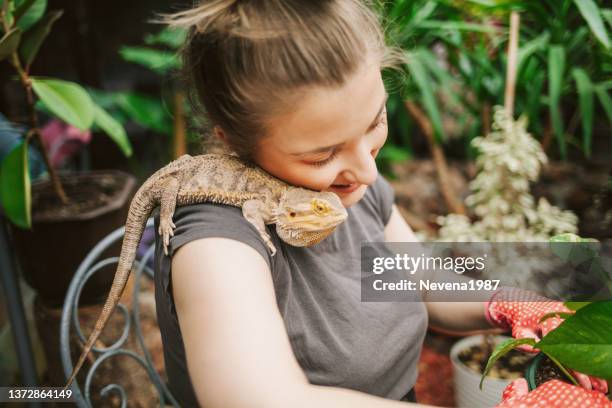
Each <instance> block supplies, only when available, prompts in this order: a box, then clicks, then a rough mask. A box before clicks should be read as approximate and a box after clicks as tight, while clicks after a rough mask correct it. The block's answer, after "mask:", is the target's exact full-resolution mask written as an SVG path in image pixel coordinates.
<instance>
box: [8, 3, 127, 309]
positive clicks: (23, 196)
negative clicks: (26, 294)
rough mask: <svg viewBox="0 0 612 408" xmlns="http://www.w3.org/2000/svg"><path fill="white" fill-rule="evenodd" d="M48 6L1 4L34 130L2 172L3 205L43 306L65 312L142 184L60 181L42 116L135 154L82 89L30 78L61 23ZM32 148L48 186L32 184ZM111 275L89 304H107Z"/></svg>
mask: <svg viewBox="0 0 612 408" xmlns="http://www.w3.org/2000/svg"><path fill="white" fill-rule="evenodd" d="M46 6H47V2H46V0H4V1H2V2H0V36H1V37H0V62H2V61H6V62H8V63H9V64H10V65H11V66H12V67H13V69H14V71H15V73H16V76H15V77H13V78H11V79H10V80H17V81H18V82H19V84H20V85H21V86H22V88H23V90H24V92H25V96H26V101H27V102H26V107H25V108H26V109H27V117H28V123H27V126H28V128H29V129H28V130H27V131H26V132H25V134H23V135H22V137H21V141H20V142H19V143H18V144H17V145H16V146H15V147H14V148H12V150H11V151H10V152H9V153H8V154H7V155H6V156H5V157H4V159H3V160H2V162H1V164H0V200H1V202H2V206H3V211H4V215H5V216H6V217H7V218H8V220H10V222H11V225H12V228H11V232H12V235H13V239H14V244H15V248H16V251H17V253H18V258H19V259H20V263H21V266H22V270H23V273H24V277H25V279H26V281H27V282H28V283H29V284H30V285H31V286H32V287H33V288H34V289H35V290H36V291H37V293H38V295H39V297H40V300H41V301H42V302H43V303H44V304H46V305H48V306H59V305H61V304H62V303H63V299H64V295H65V292H66V289H67V287H68V284H69V282H70V280H71V278H72V274H73V272H74V271H75V270H76V268H77V266H78V264H79V263H80V262H81V261H82V259H83V258H84V256H85V255H86V253H87V252H88V251H89V250H90V249H91V248H92V247H93V246H94V245H95V243H97V242H98V241H99V239H100V238H101V237H103V236H104V235H106V234H108V233H109V232H110V231H112V230H113V229H115V228H116V227H117V226H119V225H121V224H122V223H123V221H124V220H125V216H126V214H127V205H128V204H129V199H130V197H131V193H132V192H133V190H134V187H135V184H136V182H135V179H134V177H132V176H131V175H128V174H125V173H122V172H118V171H104V172H88V173H74V172H70V173H63V174H59V173H58V172H57V171H56V169H55V168H54V166H53V165H52V163H51V160H50V153H49V151H48V148H47V145H46V143H45V140H44V138H43V136H42V132H41V125H40V121H39V112H38V111H39V110H43V111H44V112H45V113H47V114H49V115H50V116H53V117H55V118H57V119H59V120H61V121H62V122H64V123H65V124H67V125H69V126H71V127H73V128H74V129H77V130H78V131H81V132H88V131H90V130H96V129H98V130H102V131H103V132H104V133H106V134H107V135H109V136H110V137H111V138H112V139H113V140H114V141H115V142H116V143H117V145H118V146H119V147H120V149H121V151H122V152H123V153H124V154H125V155H126V156H129V155H131V153H132V149H131V146H130V143H129V140H128V138H127V135H126V133H125V130H124V128H123V126H122V125H121V124H120V123H118V122H117V121H116V120H115V119H114V118H113V117H112V116H111V115H110V114H108V113H107V112H106V111H105V110H104V109H103V108H101V107H100V106H98V105H97V104H95V103H94V102H93V101H92V98H91V97H90V95H89V93H88V92H87V91H86V90H85V89H83V87H81V86H80V85H78V84H76V83H74V82H68V81H64V80H60V79H56V78H46V77H39V76H32V75H31V74H30V68H31V66H32V63H33V61H34V59H35V57H36V54H37V53H38V51H39V50H40V48H41V47H42V46H43V43H44V40H45V38H46V37H47V35H48V34H49V32H50V31H51V29H52V27H53V24H54V23H55V21H57V20H58V19H59V18H60V17H61V15H62V11H61V10H51V11H47V10H46ZM30 146H33V147H36V148H37V150H38V151H39V153H40V155H41V156H42V158H43V161H44V163H45V167H46V170H47V172H48V175H49V177H48V180H43V181H35V182H33V183H32V180H31V178H30V172H29V154H28V151H29V150H30ZM117 253H118V248H117ZM108 272H109V273H107V274H101V273H98V274H97V276H96V279H94V282H93V284H91V285H88V286H87V287H86V288H85V290H84V292H83V297H82V301H83V302H84V303H94V302H97V301H98V300H100V299H102V298H103V296H104V295H105V294H106V291H107V289H108V286H110V283H111V282H112V278H113V271H112V270H109V271H108Z"/></svg>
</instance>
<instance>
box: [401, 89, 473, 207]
mask: <svg viewBox="0 0 612 408" xmlns="http://www.w3.org/2000/svg"><path fill="white" fill-rule="evenodd" d="M404 106H405V107H406V109H407V110H408V112H410V114H411V115H412V117H414V119H415V120H416V121H417V123H418V124H419V127H420V128H421V131H422V132H423V134H424V135H425V138H426V139H427V143H428V144H429V149H430V150H431V155H432V157H433V161H434V166H435V167H436V173H437V174H438V183H439V185H440V193H441V194H442V197H443V198H444V202H445V203H446V206H447V207H448V209H449V211H450V212H451V213H455V214H461V215H465V214H466V211H465V207H464V206H463V203H461V201H459V200H458V199H457V196H456V195H455V193H454V191H453V188H452V186H451V183H450V179H449V177H448V166H447V164H446V158H445V157H444V151H443V150H442V147H440V145H439V144H438V143H436V140H435V138H434V132H433V126H432V125H431V121H430V120H429V118H428V117H427V115H426V114H425V112H423V111H422V110H421V109H420V108H419V107H418V106H417V105H416V104H415V103H414V102H412V101H404Z"/></svg>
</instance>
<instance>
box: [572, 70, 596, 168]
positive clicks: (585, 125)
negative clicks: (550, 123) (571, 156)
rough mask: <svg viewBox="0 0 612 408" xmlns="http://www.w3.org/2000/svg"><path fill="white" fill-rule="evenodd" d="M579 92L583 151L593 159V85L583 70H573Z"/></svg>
mask: <svg viewBox="0 0 612 408" xmlns="http://www.w3.org/2000/svg"><path fill="white" fill-rule="evenodd" d="M572 76H573V77H574V81H576V89H577V91H578V105H579V107H580V117H581V122H582V149H583V150H584V154H585V155H586V157H591V137H592V134H593V99H594V95H593V84H592V82H591V79H590V78H589V76H588V75H587V73H586V72H585V71H584V70H583V69H582V68H575V69H573V70H572Z"/></svg>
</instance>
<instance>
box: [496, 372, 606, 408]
mask: <svg viewBox="0 0 612 408" xmlns="http://www.w3.org/2000/svg"><path fill="white" fill-rule="evenodd" d="M553 406H555V407H556V406H563V407H589V408H610V407H612V402H610V401H608V399H607V398H606V397H605V395H604V394H602V393H600V392H597V391H589V390H585V389H584V388H581V387H576V386H575V385H572V384H568V383H566V382H563V381H560V380H552V381H547V382H545V383H544V384H542V385H540V386H539V387H537V388H536V389H535V390H533V391H531V392H529V388H528V386H527V381H526V380H525V379H524V378H520V379H518V380H514V381H512V382H511V383H510V384H509V385H508V386H507V387H506V389H505V390H504V393H503V396H502V401H501V403H500V404H499V405H497V406H496V408H510V407H524V408H529V407H553Z"/></svg>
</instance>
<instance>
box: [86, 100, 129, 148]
mask: <svg viewBox="0 0 612 408" xmlns="http://www.w3.org/2000/svg"><path fill="white" fill-rule="evenodd" d="M94 123H95V124H96V125H97V126H99V127H100V129H102V130H103V131H104V132H105V133H106V134H107V135H108V136H110V138H111V139H113V141H114V142H115V143H117V145H118V146H119V148H120V149H121V151H122V152H123V154H124V155H126V156H127V157H130V156H131V155H132V145H131V144H130V140H129V139H128V137H127V134H126V133H125V129H124V128H123V125H121V124H120V123H119V122H117V121H116V120H115V118H113V117H112V116H111V115H109V114H108V112H106V111H105V110H104V109H102V108H101V107H99V106H98V105H94Z"/></svg>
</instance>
